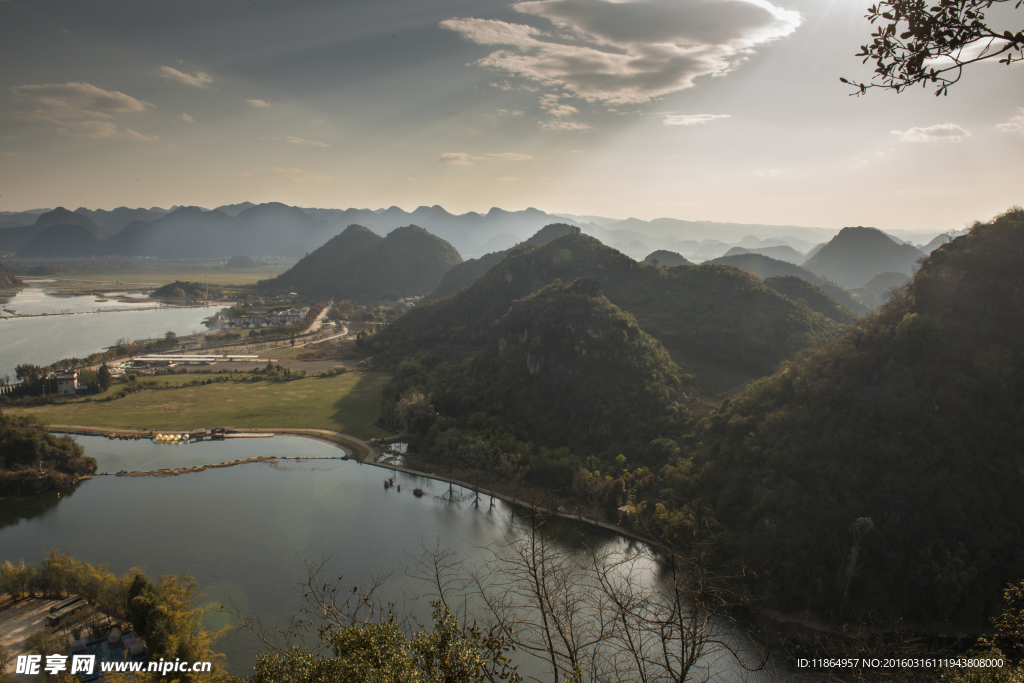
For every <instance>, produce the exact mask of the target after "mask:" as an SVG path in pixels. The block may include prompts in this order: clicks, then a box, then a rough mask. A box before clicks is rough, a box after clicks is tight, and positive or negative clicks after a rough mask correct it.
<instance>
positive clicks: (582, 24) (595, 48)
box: [440, 0, 801, 105]
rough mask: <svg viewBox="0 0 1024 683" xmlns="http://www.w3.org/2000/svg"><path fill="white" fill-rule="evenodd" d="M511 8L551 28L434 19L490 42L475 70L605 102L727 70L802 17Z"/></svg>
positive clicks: (646, 6)
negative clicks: (482, 69)
mask: <svg viewBox="0 0 1024 683" xmlns="http://www.w3.org/2000/svg"><path fill="white" fill-rule="evenodd" d="M513 7H514V8H515V9H516V11H518V12H521V13H523V14H530V15H534V16H537V17H542V18H544V19H546V20H548V21H549V22H550V23H551V24H552V26H553V29H552V30H549V31H545V30H542V29H540V28H537V27H534V26H529V25H526V24H517V23H512V22H506V21H499V20H494V19H475V18H453V19H448V20H446V21H443V22H441V24H440V25H441V27H442V28H445V29H448V30H450V31H455V32H457V33H458V34H460V35H461V36H463V37H464V38H466V39H467V40H471V41H472V42H474V43H477V44H478V45H488V46H494V47H495V48H497V49H496V50H495V51H494V52H492V53H491V54H489V55H487V56H486V57H484V58H483V59H480V60H478V61H477V62H476V63H477V64H478V65H479V66H483V67H488V68H491V69H494V70H496V71H501V72H504V73H507V74H510V75H513V76H518V77H520V78H523V79H525V80H527V81H533V82H537V83H542V84H544V85H548V86H558V87H562V88H564V89H565V90H566V91H568V92H570V93H572V94H573V95H575V96H577V97H581V98H583V99H585V100H588V101H599V102H603V103H606V104H610V105H615V104H635V103H643V102H648V101H650V100H652V99H656V98H659V97H663V96H665V95H668V94H670V93H673V92H677V91H680V90H683V89H686V88H689V87H692V86H693V85H694V80H695V79H696V78H698V77H700V76H721V75H724V74H727V73H729V72H730V71H732V70H733V69H735V68H736V67H737V66H738V65H739V64H740V63H742V62H743V61H744V60H745V59H747V58H749V57H750V56H751V55H752V54H753V53H754V50H755V48H756V47H758V46H760V45H764V44H765V43H768V42H771V41H773V40H777V39H779V38H782V37H784V36H787V35H789V34H790V33H792V32H793V31H794V30H796V28H797V26H799V25H800V23H801V17H800V14H799V13H797V12H794V11H790V10H785V9H782V8H779V7H776V6H775V5H772V4H771V3H770V2H768V0H633V1H629V2H622V1H614V0H589V1H584V0H530V1H527V2H518V3H516V4H514V5H513ZM499 87H511V86H510V85H508V84H507V81H506V82H502V83H501V84H500V85H499Z"/></svg>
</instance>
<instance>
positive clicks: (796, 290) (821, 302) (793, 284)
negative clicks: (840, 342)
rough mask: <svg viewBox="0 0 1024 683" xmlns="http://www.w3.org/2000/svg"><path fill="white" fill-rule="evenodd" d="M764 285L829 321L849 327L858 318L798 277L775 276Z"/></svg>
mask: <svg viewBox="0 0 1024 683" xmlns="http://www.w3.org/2000/svg"><path fill="white" fill-rule="evenodd" d="M764 283H765V284H766V285H768V286H769V287H771V288H772V289H774V290H775V291H776V292H778V293H779V294H781V295H782V296H784V297H786V298H788V299H792V300H793V301H802V302H803V303H805V304H807V306H808V308H810V309H811V310H812V311H815V312H817V313H821V314H822V315H823V316H825V317H826V318H828V319H829V320H833V321H835V322H837V323H840V324H841V325H850V324H852V323H853V322H855V321H856V320H857V318H858V317H859V316H858V315H857V314H856V313H854V312H853V311H851V310H850V309H849V308H847V307H846V306H843V305H842V304H840V303H839V302H838V301H836V300H835V299H833V298H832V297H830V296H829V295H828V294H826V293H825V292H824V291H822V290H821V289H820V288H818V287H815V286H814V285H812V284H811V283H810V282H807V281H806V280H801V279H800V278H798V277H794V276H792V275H776V276H775V277H770V278H768V279H767V280H765V281H764Z"/></svg>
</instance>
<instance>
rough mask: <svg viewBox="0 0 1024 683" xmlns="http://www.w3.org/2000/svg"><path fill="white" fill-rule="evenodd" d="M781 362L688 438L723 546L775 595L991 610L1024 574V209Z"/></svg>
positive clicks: (804, 602)
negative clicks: (844, 327)
mask: <svg viewBox="0 0 1024 683" xmlns="http://www.w3.org/2000/svg"><path fill="white" fill-rule="evenodd" d="M904 291H905V294H904V295H902V296H897V297H896V298H893V299H891V300H890V301H889V302H888V303H887V304H886V305H885V306H884V307H883V308H882V309H881V311H880V312H879V313H878V314H876V315H874V316H871V317H868V318H864V319H862V320H861V321H859V322H858V324H857V325H856V326H854V327H852V328H850V329H849V330H848V332H847V333H846V334H844V335H843V336H841V337H839V338H837V339H834V340H832V341H830V342H828V343H826V344H824V345H822V346H821V347H819V348H817V349H815V350H813V351H812V352H810V353H808V354H806V355H805V356H803V357H801V358H800V359H798V360H795V361H793V362H789V363H785V364H783V366H782V367H781V368H780V370H779V371H778V372H776V373H775V374H774V375H772V376H771V377H768V378H765V379H763V380H760V381H759V382H757V383H755V384H754V385H753V386H752V387H751V388H749V389H748V390H747V391H746V392H745V393H744V394H742V395H741V396H740V397H738V398H737V399H735V400H732V401H727V402H726V403H725V404H723V406H722V407H721V408H720V409H719V410H718V411H717V412H715V413H714V414H713V415H712V416H711V417H710V418H708V419H707V420H706V422H705V424H704V425H703V427H702V428H701V429H700V430H699V431H698V432H697V434H698V436H696V437H694V441H693V443H692V444H691V449H692V450H691V452H693V453H695V454H696V458H697V460H698V463H697V465H698V467H701V466H703V467H704V468H705V474H704V475H703V477H702V478H701V480H700V484H701V490H702V491H704V492H705V495H706V497H707V500H708V501H709V502H710V503H711V506H712V508H713V510H714V514H715V515H716V516H717V519H718V521H719V522H720V523H721V524H722V525H723V528H725V529H727V530H728V531H727V532H726V533H725V534H723V535H722V539H721V540H722V549H723V550H724V551H725V553H726V554H727V555H729V556H731V557H743V558H746V559H747V560H749V561H750V562H752V564H753V566H755V567H759V568H760V572H759V576H760V579H759V580H760V588H761V589H762V591H763V592H764V594H766V595H767V596H769V597H770V599H771V600H772V601H773V602H774V603H775V604H778V605H780V606H787V607H790V608H797V607H799V608H801V609H803V608H808V609H810V610H811V611H812V612H813V613H816V614H817V615H818V616H820V617H823V618H832V619H836V618H839V617H840V616H842V617H843V618H852V617H855V616H856V617H864V616H866V615H869V614H872V615H873V618H874V619H875V620H876V622H877V621H878V620H880V619H881V620H884V619H886V618H888V617H889V616H893V615H895V616H900V617H906V618H911V619H923V620H934V621H936V622H940V621H945V620H950V621H952V622H954V623H958V624H971V625H975V626H983V625H984V622H983V621H982V617H983V615H984V614H985V613H986V611H987V610H988V609H989V608H990V607H991V606H992V605H991V601H995V600H996V599H997V598H998V596H999V595H1000V591H1001V588H1002V586H1004V585H1005V584H1006V583H1007V582H1008V581H1009V580H1011V579H1020V578H1021V577H1022V576H1024V495H1021V492H1022V491H1024V343H1022V340H1024V210H1022V209H1020V208H1019V207H1018V208H1015V209H1013V210H1011V211H1010V212H1008V213H1006V214H1004V215H1002V216H1000V217H998V218H997V219H995V220H994V221H993V222H991V223H989V224H981V225H977V226H975V227H974V228H973V229H972V230H971V232H970V233H969V234H967V235H966V236H963V237H959V238H957V239H956V240H954V241H953V242H952V243H951V244H947V245H945V246H942V247H940V248H938V249H936V250H935V251H934V252H933V253H932V254H931V256H930V257H928V258H927V260H925V261H924V263H923V265H922V266H921V267H920V269H919V270H918V271H917V273H916V274H915V275H914V277H913V279H912V280H911V281H910V282H909V283H908V285H907V286H906V289H905V290H904Z"/></svg>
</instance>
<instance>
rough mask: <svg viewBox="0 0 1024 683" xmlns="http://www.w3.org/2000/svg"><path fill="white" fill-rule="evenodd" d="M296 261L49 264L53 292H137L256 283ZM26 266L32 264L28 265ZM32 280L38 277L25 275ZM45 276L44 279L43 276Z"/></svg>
mask: <svg viewBox="0 0 1024 683" xmlns="http://www.w3.org/2000/svg"><path fill="white" fill-rule="evenodd" d="M294 263H295V261H294V260H290V259H281V260H279V261H274V262H271V263H268V264H265V265H263V266H258V267H256V268H225V267H224V261H222V260H221V261H132V260H126V261H112V262H109V263H107V262H102V261H101V262H96V261H92V260H85V261H76V260H70V261H52V262H51V261H48V262H47V263H46V265H48V266H50V267H52V268H54V269H55V270H56V271H57V274H56V275H47V276H45V277H46V278H47V279H51V278H52V279H55V280H57V282H53V283H48V288H49V289H58V288H59V289H66V290H82V289H84V290H90V291H92V290H96V289H104V290H108V291H109V290H113V289H117V288H118V285H115V284H113V283H115V282H117V283H121V284H122V285H127V286H128V288H130V289H133V288H135V287H136V286H146V287H147V288H149V287H154V288H155V287H160V286H162V285H166V284H169V283H171V282H174V281H176V280H181V281H183V282H206V278H207V277H209V278H210V284H211V285H221V286H229V287H230V286H240V285H251V284H255V283H256V282H257V281H258V280H266V279H268V278H272V277H275V276H277V275H280V274H281V273H283V272H284V271H286V270H288V268H290V267H291V266H292V265H294ZM24 265H29V264H28V263H26V264H24ZM21 277H27V278H28V279H32V278H33V277H34V276H31V275H28V276H21ZM41 277H42V276H41Z"/></svg>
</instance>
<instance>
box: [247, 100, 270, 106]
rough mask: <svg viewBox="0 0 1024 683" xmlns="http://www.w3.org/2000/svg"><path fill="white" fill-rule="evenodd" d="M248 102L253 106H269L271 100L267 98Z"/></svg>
mask: <svg viewBox="0 0 1024 683" xmlns="http://www.w3.org/2000/svg"><path fill="white" fill-rule="evenodd" d="M246 102H247V103H248V104H249V105H250V106H252V107H269V106H270V102H267V101H266V100H246Z"/></svg>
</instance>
